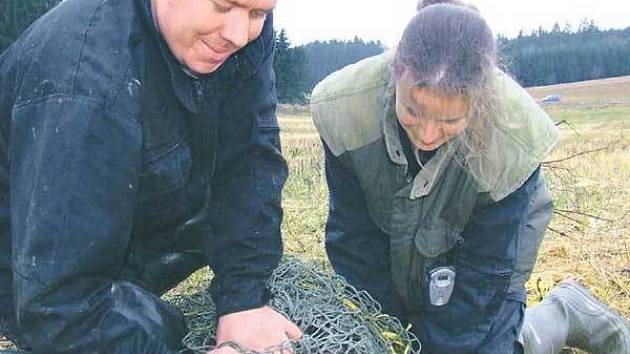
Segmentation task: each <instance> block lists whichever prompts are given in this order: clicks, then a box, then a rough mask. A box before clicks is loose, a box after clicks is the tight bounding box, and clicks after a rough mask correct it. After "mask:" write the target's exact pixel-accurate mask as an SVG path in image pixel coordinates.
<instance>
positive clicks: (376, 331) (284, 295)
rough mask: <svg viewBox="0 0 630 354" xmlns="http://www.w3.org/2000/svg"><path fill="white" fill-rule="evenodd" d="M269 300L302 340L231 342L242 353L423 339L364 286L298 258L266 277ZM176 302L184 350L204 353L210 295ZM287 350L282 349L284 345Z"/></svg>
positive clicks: (382, 345) (407, 346)
mask: <svg viewBox="0 0 630 354" xmlns="http://www.w3.org/2000/svg"><path fill="white" fill-rule="evenodd" d="M268 286H269V289H270V291H271V293H272V300H271V302H270V304H269V305H270V306H271V307H272V308H274V309H275V310H276V311H278V312H280V313H282V314H284V315H285V316H286V317H287V318H289V319H291V320H292V321H293V322H294V323H295V324H297V325H298V327H300V329H301V330H302V332H303V333H304V336H303V337H302V339H300V340H298V341H287V342H285V343H283V344H282V345H279V346H276V347H270V348H267V350H265V351H263V352H260V351H253V350H250V349H248V348H243V347H241V346H240V345H239V344H238V343H233V342H227V343H223V344H222V345H221V346H230V347H232V348H234V349H236V351H237V352H239V353H245V354H273V353H286V352H287V349H291V350H293V353H295V354H313V353H348V354H350V353H357V354H359V353H389V354H411V353H419V352H420V341H419V340H418V339H417V337H416V336H415V335H413V333H411V332H409V328H406V329H405V328H403V326H402V325H401V323H400V321H399V320H398V319H396V318H394V317H391V316H389V315H386V314H383V313H382V312H381V307H380V305H379V304H378V303H377V302H376V301H375V300H374V299H373V298H372V297H371V296H370V295H369V294H368V293H367V292H364V291H357V290H356V289H355V288H353V287H352V286H350V285H348V283H347V282H346V281H345V280H344V279H343V278H341V277H340V276H338V275H334V274H330V273H328V272H325V271H323V270H321V269H319V268H318V267H316V266H314V265H307V264H304V263H302V262H300V261H297V260H295V259H289V260H285V261H284V262H282V263H281V264H280V266H279V267H278V268H277V269H276V271H275V272H274V273H273V274H272V275H271V277H270V278H269V281H268ZM172 302H173V303H174V304H175V305H176V306H177V307H178V308H180V310H182V312H183V313H184V316H185V317H186V322H187V324H188V329H189V330H190V332H189V333H188V335H187V336H186V337H185V338H184V339H183V341H182V343H183V345H184V347H185V348H186V349H185V351H184V352H192V353H195V354H201V353H206V352H208V351H209V350H212V349H214V348H217V347H216V346H215V333H216V327H215V325H216V316H215V307H214V304H213V303H212V300H211V298H210V296H209V294H207V292H205V291H203V292H200V293H197V294H194V295H178V296H176V297H174V298H173V299H172ZM283 350H284V351H283Z"/></svg>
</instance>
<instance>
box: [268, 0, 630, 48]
mask: <svg viewBox="0 0 630 354" xmlns="http://www.w3.org/2000/svg"><path fill="white" fill-rule="evenodd" d="M471 2H472V3H473V4H475V5H476V6H477V7H478V8H479V10H480V11H481V14H482V15H483V16H484V17H485V19H486V20H487V21H488V23H489V25H490V27H491V28H492V30H493V32H494V33H495V34H497V33H501V34H503V35H506V36H508V37H514V36H516V35H517V34H518V31H519V30H520V29H523V30H524V31H525V33H529V32H531V30H533V29H537V28H538V27H539V26H542V27H543V28H545V29H551V27H552V26H553V24H554V23H555V22H558V23H559V24H560V28H563V27H564V24H565V23H566V22H568V23H570V24H571V25H572V26H573V28H574V29H576V28H577V27H578V25H579V23H580V21H581V20H582V19H583V18H588V19H593V20H594V21H595V24H596V25H597V26H598V27H599V28H602V29H608V28H626V27H630V0H473V1H471ZM416 3H417V0H385V1H384V0H278V3H277V6H276V11H275V14H274V22H275V26H276V28H277V29H280V28H284V29H286V31H287V34H288V35H289V40H291V42H292V44H294V45H299V44H305V43H308V42H312V41H315V40H318V39H319V40H328V39H352V38H354V36H355V35H358V36H359V37H360V38H363V39H365V40H372V39H380V40H381V41H383V42H384V43H385V44H386V45H387V46H393V45H395V44H396V42H397V41H398V38H399V37H400V36H401V34H402V31H403V29H404V27H405V25H406V24H407V22H408V21H409V20H410V19H411V17H412V16H413V15H414V13H415V7H416Z"/></svg>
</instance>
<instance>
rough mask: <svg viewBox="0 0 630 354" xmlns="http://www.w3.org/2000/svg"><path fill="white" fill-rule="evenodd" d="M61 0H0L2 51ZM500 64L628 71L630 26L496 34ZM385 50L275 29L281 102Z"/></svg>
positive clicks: (552, 74) (527, 82) (545, 80)
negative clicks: (300, 40) (295, 41)
mask: <svg viewBox="0 0 630 354" xmlns="http://www.w3.org/2000/svg"><path fill="white" fill-rule="evenodd" d="M59 2H61V0H2V1H0V51H3V50H4V49H6V48H7V47H8V46H9V45H10V44H11V43H12V42H13V41H14V40H15V39H16V38H17V37H18V36H19V35H20V33H22V32H23V31H24V30H25V29H26V28H27V27H28V26H29V25H30V24H31V23H32V22H33V21H34V20H35V19H37V18H38V17H39V16H40V15H41V14H43V13H44V12H45V11H47V10H48V9H50V8H51V7H53V6H55V5H56V4H58V3H59ZM497 42H498V45H499V49H500V53H501V54H500V55H501V59H500V62H501V65H502V66H503V67H504V68H505V69H506V70H507V71H508V72H509V73H511V74H512V75H513V76H514V77H515V78H516V79H517V80H518V81H519V82H520V83H521V84H522V85H523V86H526V87H529V86H542V85H550V84H556V83H565V82H574V81H582V80H591V79H600V78H606V77H614V76H622V75H630V27H628V28H626V29H623V30H620V29H611V30H600V29H599V28H598V27H597V26H596V25H595V23H594V22H593V21H587V20H584V21H582V23H581V24H580V25H579V27H578V28H577V29H576V30H574V29H572V28H571V26H570V25H565V26H564V27H563V28H561V27H560V25H559V24H556V25H555V26H554V27H553V28H552V29H551V30H549V31H548V30H544V29H542V28H540V29H538V30H536V31H533V32H531V33H530V34H524V33H523V32H521V33H519V35H518V36H517V37H515V38H512V39H508V38H506V37H503V36H498V38H497ZM384 50H386V47H385V46H384V45H383V43H381V42H380V41H364V40H362V39H360V38H358V37H355V38H354V39H353V40H345V41H341V40H329V41H315V42H312V43H308V44H305V45H300V46H293V45H292V44H291V41H290V39H289V36H288V34H287V33H286V31H285V30H280V31H279V32H277V33H276V57H275V61H274V68H275V71H276V89H277V93H278V98H279V100H280V102H283V103H297V104H304V103H306V102H307V101H308V98H309V95H310V92H311V90H312V89H313V87H314V86H315V84H316V83H317V82H319V81H320V80H322V79H323V78H324V77H326V76H327V75H329V74H330V73H332V72H334V71H336V70H338V69H340V68H342V67H344V66H346V65H348V64H351V63H354V62H357V61H359V60H361V59H363V58H366V57H370V56H373V55H377V54H380V53H382V52H383V51H384Z"/></svg>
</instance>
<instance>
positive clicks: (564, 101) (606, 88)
mask: <svg viewBox="0 0 630 354" xmlns="http://www.w3.org/2000/svg"><path fill="white" fill-rule="evenodd" d="M529 92H530V93H531V95H532V96H534V98H536V99H537V100H540V99H542V98H544V97H545V96H547V95H554V94H557V95H560V96H561V103H560V106H573V105H575V106H582V107H584V106H589V105H592V106H604V105H616V104H621V105H630V76H623V77H615V78H610V79H603V80H593V81H582V82H574V83H569V84H559V85H550V86H541V87H531V88H529Z"/></svg>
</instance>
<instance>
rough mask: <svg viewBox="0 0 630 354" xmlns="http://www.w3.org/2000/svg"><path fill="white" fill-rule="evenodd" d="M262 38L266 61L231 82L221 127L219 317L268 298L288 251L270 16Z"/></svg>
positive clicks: (212, 245) (214, 223)
mask: <svg viewBox="0 0 630 354" xmlns="http://www.w3.org/2000/svg"><path fill="white" fill-rule="evenodd" d="M261 41H262V45H263V46H264V50H263V51H261V53H262V54H261V53H259V55H261V56H259V57H258V58H259V60H261V64H260V66H259V67H258V69H257V70H256V71H255V73H254V74H253V75H252V76H251V77H249V78H247V79H244V80H239V81H238V82H237V83H236V84H235V86H233V87H232V88H231V89H230V93H229V94H228V97H226V99H225V100H224V106H223V109H222V114H221V122H220V126H219V132H218V139H219V141H218V144H217V145H218V147H217V148H218V151H217V159H216V167H215V174H214V177H213V183H212V192H211V193H212V195H211V202H210V206H209V218H210V224H211V227H212V235H210V237H208V238H207V239H206V241H205V242H206V245H205V248H206V252H207V254H208V259H209V263H210V267H211V268H212V269H213V271H214V273H215V278H214V279H213V281H212V285H211V294H212V297H213V300H214V302H215V304H216V308H217V315H218V316H222V315H225V314H229V313H233V312H239V311H244V310H248V309H252V308H257V307H261V306H263V305H265V304H266V303H267V302H268V298H269V295H268V292H267V286H266V281H267V279H268V277H269V275H270V274H271V272H272V271H273V270H274V269H275V268H276V266H277V265H278V262H279V261H280V258H281V256H282V239H281V235H280V224H281V222H282V209H281V206H280V198H281V192H282V188H283V186H284V182H285V180H286V178H287V174H288V172H287V165H286V162H285V160H284V159H283V157H282V155H281V150H280V137H279V135H280V128H279V126H278V121H277V118H276V113H275V108H276V95H275V74H274V72H273V45H274V44H273V43H274V40H273V33H272V31H271V22H270V20H268V21H267V24H266V25H265V30H264V31H263V34H262V35H261ZM258 44H259V43H258ZM258 44H257V45H258Z"/></svg>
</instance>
